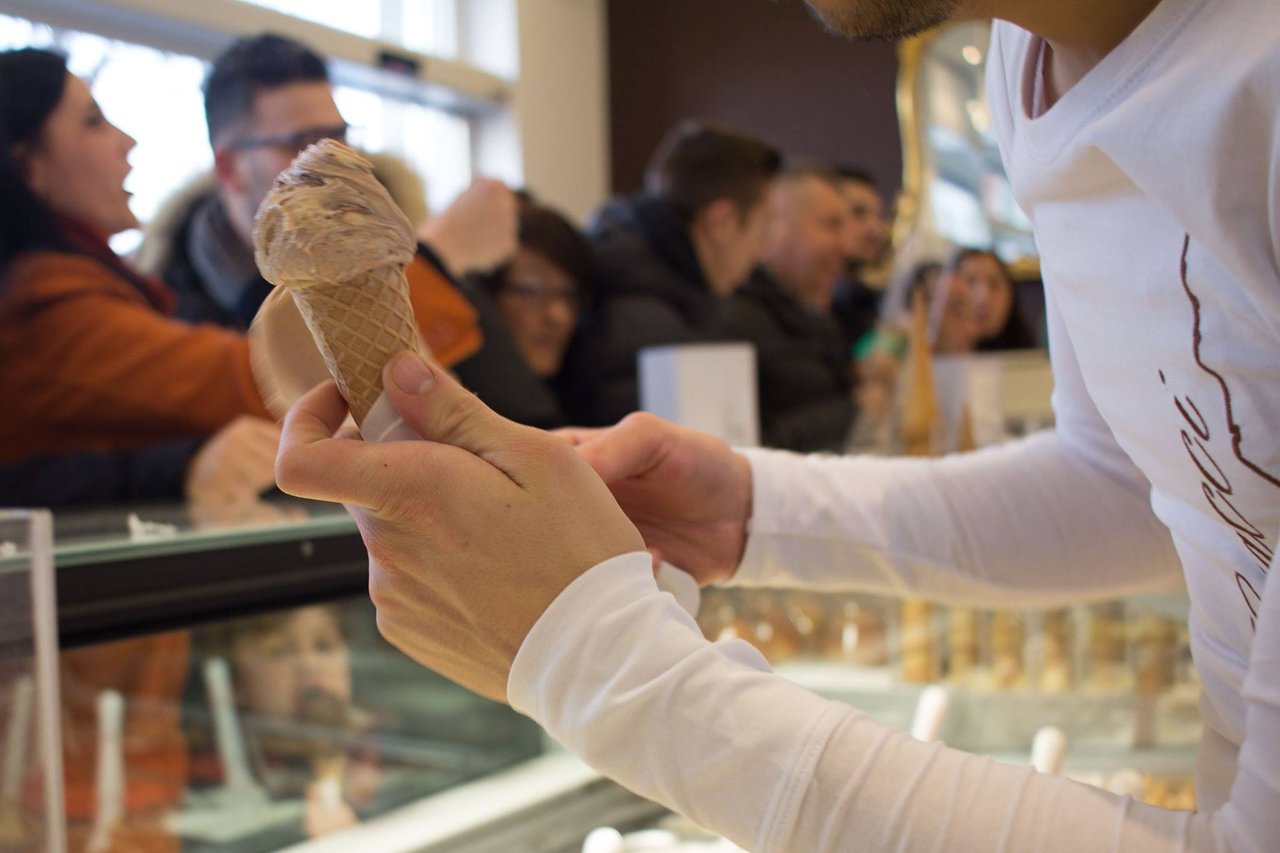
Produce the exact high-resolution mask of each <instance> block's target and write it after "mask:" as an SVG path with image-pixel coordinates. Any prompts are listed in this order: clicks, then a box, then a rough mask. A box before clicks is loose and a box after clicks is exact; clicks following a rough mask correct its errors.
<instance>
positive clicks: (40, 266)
mask: <svg viewBox="0 0 1280 853" xmlns="http://www.w3.org/2000/svg"><path fill="white" fill-rule="evenodd" d="M117 289H120V290H125V291H132V288H130V287H129V286H128V284H127V283H126V282H124V281H123V280H122V279H121V277H120V276H119V275H118V274H117V273H116V272H114V271H113V270H111V269H110V268H108V267H107V266H106V265H105V264H103V263H102V262H100V261H98V260H96V259H94V258H92V257H90V256H88V255H82V254H79V253H76V252H58V251H50V250H39V251H33V252H24V253H23V254H21V255H19V256H17V257H16V258H14V259H13V260H12V261H11V262H10V263H9V265H8V268H7V269H6V270H5V273H4V288H3V290H4V296H5V299H6V301H11V300H17V299H23V300H26V299H42V298H52V297H59V296H69V295H74V294H76V293H81V292H85V291H101V290H112V291H114V290H117Z"/></svg>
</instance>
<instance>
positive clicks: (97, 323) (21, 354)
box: [0, 252, 480, 464]
mask: <svg viewBox="0 0 1280 853" xmlns="http://www.w3.org/2000/svg"><path fill="white" fill-rule="evenodd" d="M408 276H409V285H410V296H411V300H412V302H413V307H414V311H415V314H416V315H417V316H418V317H419V318H421V319H420V325H421V327H422V332H423V337H424V339H425V341H426V343H427V345H428V346H429V347H431V349H432V352H434V353H435V354H436V356H437V358H439V359H440V361H441V362H442V363H444V364H445V365H451V364H454V363H456V362H458V361H460V360H461V359H462V358H465V357H466V356H467V355H470V354H471V353H472V352H474V351H475V350H476V349H478V348H479V346H480V332H479V326H478V321H477V319H476V315H475V311H474V310H473V309H472V308H471V306H470V304H469V303H467V301H466V300H465V299H464V298H463V297H462V296H461V294H459V293H458V291H457V290H456V289H455V288H454V287H453V286H452V285H451V284H450V283H449V282H448V280H447V279H446V278H445V277H444V276H443V275H441V274H440V273H439V272H438V271H437V270H436V269H435V268H434V267H432V266H431V265H430V264H429V263H428V262H427V261H425V260H423V259H422V258H421V257H418V258H415V260H414V262H413V264H411V265H410V267H409V273H408ZM172 303H173V296H172V293H171V292H170V291H169V290H168V289H167V288H166V287H165V286H164V285H163V284H160V283H159V282H156V281H153V280H149V279H138V280H136V281H131V280H130V279H129V278H127V277H126V276H125V275H123V274H122V273H121V272H120V271H118V270H115V269H112V268H111V267H110V266H109V265H108V264H107V263H104V262H102V261H100V260H97V259H95V258H93V257H90V256H87V255H78V254H70V253H55V252H32V253H28V254H26V255H23V256H21V257H19V258H17V259H16V260H15V261H14V262H13V263H12V264H10V266H9V269H8V270H7V272H6V274H5V276H4V280H3V282H0V399H2V400H4V401H5V410H6V411H5V416H4V417H2V418H0V464H5V463H10V462H16V461H19V460H22V459H25V458H27V457H28V456H35V455H37V454H43V453H64V452H72V451H80V450H112V449H125V448H131V447H138V446H142V445H146V444H151V443H155V442H159V441H165V440H172V439H179V438H188V437H199V436H205V435H211V434H213V433H214V432H216V431H217V430H218V429H219V428H220V427H222V426H224V425H226V424H227V423H229V422H230V421H231V420H233V419H234V418H236V417H237V416H238V415H243V414H250V415H258V416H260V417H269V415H268V414H267V411H266V409H265V408H264V406H263V403H262V399H261V397H260V396H259V394H258V389H257V387H256V385H255V384H254V380H253V375H252V373H251V371H250V368H249V344H248V340H247V339H246V338H245V337H244V336H243V335H240V334H238V333H235V332H231V331H227V330H225V329H221V328H218V327H215V326H207V325H192V324H189V323H185V322H182V321H180V320H177V319H174V318H173V317H171V316H168V315H169V312H171V311H172Z"/></svg>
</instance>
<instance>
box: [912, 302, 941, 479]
mask: <svg viewBox="0 0 1280 853" xmlns="http://www.w3.org/2000/svg"><path fill="white" fill-rule="evenodd" d="M907 341H908V354H907V360H908V362H907V363H908V372H907V387H906V391H905V398H904V399H903V403H902V452H903V454H904V455H906V456H933V455H934V454H935V453H936V452H937V444H938V436H939V435H940V433H941V424H942V419H941V414H940V413H939V410H938V394H937V390H936V389H935V388H934V385H933V353H932V350H931V348H930V346H929V319H928V309H927V308H926V307H925V301H924V293H923V292H917V293H916V295H915V299H914V302H913V304H912V306H911V331H910V333H909V335H908V339H907Z"/></svg>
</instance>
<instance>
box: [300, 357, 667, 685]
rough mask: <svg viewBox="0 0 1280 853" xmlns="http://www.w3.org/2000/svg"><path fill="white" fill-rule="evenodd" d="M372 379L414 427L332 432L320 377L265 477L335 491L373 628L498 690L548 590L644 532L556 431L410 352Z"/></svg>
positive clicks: (331, 396)
mask: <svg viewBox="0 0 1280 853" xmlns="http://www.w3.org/2000/svg"><path fill="white" fill-rule="evenodd" d="M383 381H384V384H385V386H386V391H387V395H388V397H389V398H390V400H391V402H392V404H393V405H394V406H395V407H396V409H397V410H398V411H399V412H400V414H401V415H402V416H403V417H404V419H405V421H406V422H407V423H408V424H409V425H410V426H412V427H413V428H414V429H416V430H417V431H418V433H419V434H421V435H422V436H423V438H425V439H426V441H421V442H419V441H402V442H388V443H384V444H369V443H365V442H362V441H359V440H358V439H355V438H348V437H342V436H336V433H337V431H338V430H339V428H340V427H341V424H342V421H343V418H344V417H345V416H346V405H345V403H344V402H343V400H342V397H341V396H339V394H338V391H337V389H336V387H335V386H334V385H333V384H332V383H326V384H324V385H321V386H320V387H318V388H316V389H315V390H313V391H312V392H311V393H309V394H307V395H306V396H305V397H303V398H302V399H301V400H299V401H298V403H297V404H296V405H294V407H293V409H292V410H291V411H290V412H289V416H288V417H287V418H286V420H285V429H284V439H283V441H282V442H281V447H280V456H279V458H278V460H277V463H276V477H277V481H278V482H279V484H280V488H282V489H284V490H285V491H286V492H289V493H291V494H295V495H299V496H301V497H308V498H318V499H321V500H330V501H341V502H342V503H344V504H347V508H348V509H349V510H350V512H351V514H352V516H354V517H355V520H356V523H357V525H358V526H359V528H360V533H361V536H362V537H363V538H364V542H365V545H366V547H367V548H368V549H369V570H370V576H369V593H370V596H371V597H372V599H373V602H374V604H375V605H376V606H377V609H378V628H379V630H380V631H381V632H382V634H383V636H385V637H386V638H387V639H388V640H389V641H390V642H391V643H393V644H394V645H396V646H397V647H399V648H400V649H401V650H403V651H404V652H405V653H406V654H408V655H409V656H410V657H412V658H414V659H415V660H417V661H418V662H419V663H421V664H423V665H425V666H428V667H430V668H431V669H434V670H436V671H437V672H439V673H441V674H443V675H445V676H446V677H448V678H451V679H453V680H454V681H456V682H458V683H459V684H462V685H463V686H465V687H468V688H470V689H472V690H474V691H476V692H477V693H481V694H483V695H485V696H488V697H490V698H493V699H498V700H505V698H506V688H507V675H508V673H509V671H510V669H511V662H512V660H513V659H514V657H515V654H516V652H517V651H518V650H519V648H520V644H521V643H522V642H523V641H524V638H525V635H527V634H528V632H529V630H530V629H531V628H532V627H533V624H534V623H535V622H536V621H537V620H538V617H539V616H541V615H542V613H543V611H544V610H546V608H547V607H548V606H549V605H550V604H551V602H552V601H553V600H554V599H555V597H556V596H557V595H559V594H560V592H561V590H563V589H564V588H565V587H566V586H568V585H569V583H571V582H572V581H573V580H574V579H575V578H577V577H578V576H579V575H580V574H582V573H583V572H585V571H587V570H588V569H590V568H591V567H593V566H595V565H596V564H598V563H601V562H603V561H605V560H607V559H609V558H611V557H616V556H618V555H620V554H625V553H628V552H631V551H643V550H644V541H643V540H642V539H641V538H640V533H639V532H638V531H637V530H636V528H635V526H634V525H633V524H632V523H631V522H630V521H628V520H627V517H626V516H625V515H624V514H623V512H622V510H621V509H619V508H618V504H617V502H616V501H614V499H613V497H612V496H611V495H610V494H609V490H608V489H607V488H606V487H605V485H604V483H603V482H601V480H600V478H599V477H598V476H596V474H595V472H594V471H592V470H591V467H590V466H589V465H587V464H586V462H585V461H583V459H582V458H581V457H579V455H578V454H577V453H576V452H575V451H574V449H573V448H572V447H571V446H570V445H569V444H568V443H567V442H565V441H564V440H563V439H560V438H558V437H556V436H554V435H550V434H548V433H544V432H541V431H539V430H535V429H531V428H529V427H524V426H520V425H518V424H514V423H512V422H510V421H508V420H505V419H504V418H501V417H499V416H498V415H496V414H494V413H493V412H492V411H491V410H489V409H488V408H487V407H486V406H485V405H484V404H483V403H481V402H480V400H479V399H478V398H476V397H475V396H474V395H473V394H471V393H470V392H468V391H466V390H465V389H464V388H462V387H461V386H460V385H458V383H457V382H456V381H455V380H454V379H452V378H451V377H449V376H448V375H447V374H446V373H445V372H444V371H443V370H441V369H440V368H439V367H438V366H435V365H431V366H428V365H427V364H426V363H424V362H423V361H422V360H421V359H420V358H419V357H417V356H415V355H410V354H402V355H400V356H397V357H396V358H395V359H392V361H391V363H390V364H389V365H388V366H387V368H386V369H385V370H384V371H383Z"/></svg>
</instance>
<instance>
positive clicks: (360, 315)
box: [254, 140, 424, 428]
mask: <svg viewBox="0 0 1280 853" xmlns="http://www.w3.org/2000/svg"><path fill="white" fill-rule="evenodd" d="M254 242H255V248H256V258H257V262H258V267H259V269H260V270H261V271H262V274H263V277H265V278H266V279H267V280H268V281H270V282H271V283H272V284H275V285H278V286H281V287H285V288H288V290H289V292H290V293H291V294H292V296H293V299H294V302H295V303H296V304H297V306H298V309H299V311H300V313H301V314H302V317H303V319H304V320H305V321H306V324H307V327H308V329H310V331H311V335H312V337H313V338H314V339H315V342H316V346H317V347H318V348H319V350H320V353H321V355H323V357H324V361H325V365H326V366H327V367H328V369H329V373H330V374H331V375H332V376H333V378H334V380H335V381H336V382H337V384H338V390H339V391H340V392H341V393H342V396H343V397H344V398H345V399H346V401H347V405H348V406H349V408H350V409H351V414H352V416H353V417H354V418H355V421H356V425H357V426H360V427H361V428H363V427H364V424H365V419H366V418H367V417H368V415H369V412H370V410H371V409H372V408H373V406H374V403H375V402H376V401H377V400H378V398H379V396H381V394H382V368H383V366H384V365H385V364H386V363H387V361H388V360H389V359H390V358H391V357H392V356H394V355H395V354H396V353H399V352H403V351H404V350H416V351H420V352H421V351H423V350H424V347H423V346H422V344H421V340H420V338H419V336H418V328H417V325H416V323H415V322H414V317H413V306H412V304H411V303H410V301H409V286H408V282H407V280H406V279H405V272H404V271H405V268H406V267H407V266H408V264H409V262H410V261H411V260H412V259H413V255H414V252H415V249H416V243H415V240H414V236H413V228H412V226H411V225H410V224H409V220H408V219H407V218H405V216H404V214H403V213H402V212H401V211H400V209H399V208H398V207H396V205H395V202H394V201H392V200H391V196H390V195H389V194H388V193H387V191H386V189H385V188H384V187H383V186H382V185H381V184H379V183H378V181H377V180H376V179H375V178H374V176H373V167H372V165H371V164H370V163H369V162H368V161H367V160H365V159H364V158H363V157H360V156H359V155H358V154H356V153H355V152H354V151H352V150H351V149H349V148H347V147H346V146H344V145H342V144H341V143H339V142H335V141H333V140H324V141H322V142H319V143H317V144H316V145H312V146H311V147H310V148H308V149H307V150H305V151H303V152H302V153H301V154H299V155H298V157H297V159H296V160H294V162H293V165H291V166H290V167H289V168H288V169H286V170H285V171H284V172H282V173H281V174H280V176H279V177H278V178H276V182H275V186H274V187H273V188H272V190H271V192H270V193H269V194H268V195H267V197H266V199H265V200H264V201H263V203H262V207H261V208H260V209H259V210H258V216H257V220H256V224H255V230H254Z"/></svg>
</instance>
